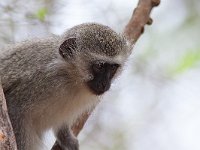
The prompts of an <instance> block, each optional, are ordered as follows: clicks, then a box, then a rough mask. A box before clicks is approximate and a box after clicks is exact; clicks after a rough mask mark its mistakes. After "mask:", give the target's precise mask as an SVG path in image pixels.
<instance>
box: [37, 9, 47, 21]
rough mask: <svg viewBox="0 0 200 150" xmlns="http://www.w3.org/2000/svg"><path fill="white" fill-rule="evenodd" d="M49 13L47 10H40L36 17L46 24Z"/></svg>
mask: <svg viewBox="0 0 200 150" xmlns="http://www.w3.org/2000/svg"><path fill="white" fill-rule="evenodd" d="M47 13H48V10H47V8H40V9H39V10H38V11H37V12H36V14H35V16H36V18H37V19H38V20H40V21H41V22H44V21H45V18H46V15H47Z"/></svg>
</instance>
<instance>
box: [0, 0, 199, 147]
mask: <svg viewBox="0 0 200 150" xmlns="http://www.w3.org/2000/svg"><path fill="white" fill-rule="evenodd" d="M137 2H138V0H59V1H56V0H29V1H27V0H1V1H0V46H5V45H6V44H9V43H15V42H19V41H23V40H25V39H27V38H33V37H45V36H47V35H50V34H58V35H60V34H62V33H63V32H64V31H65V30H66V29H67V28H70V27H72V26H74V25H77V24H80V23H84V22H98V23H102V24H105V25H108V26H110V27H112V28H113V29H114V30H116V31H118V32H122V30H123V28H124V26H125V25H126V24H127V22H128V20H129V19H130V17H131V15H132V11H133V8H135V7H136V4H137ZM152 18H153V20H154V22H153V25H152V26H146V28H145V34H143V35H142V37H141V38H140V39H139V41H138V42H137V44H136V45H135V48H134V51H133V53H132V55H131V57H130V59H129V61H128V62H127V64H126V67H125V69H124V72H123V74H122V75H121V77H120V78H119V79H117V81H116V82H115V83H114V84H113V85H112V89H111V90H110V92H108V93H106V95H105V96H104V98H103V100H102V102H101V104H100V105H99V106H98V107H97V108H96V110H95V111H94V113H93V114H92V116H91V117H90V119H89V121H88V122H87V124H86V125H85V128H84V130H82V132H81V134H80V135H79V139H80V145H81V150H199V149H200V142H199V139H200V109H199V108H200V36H199V35H200V1H199V0H190V1H189V0H162V2H161V5H160V6H159V7H157V8H155V9H154V10H153V13H152ZM53 143H54V137H53V134H52V133H51V132H48V133H47V134H46V136H45V144H46V146H47V147H48V148H49V149H50V147H51V146H52V144H53Z"/></svg>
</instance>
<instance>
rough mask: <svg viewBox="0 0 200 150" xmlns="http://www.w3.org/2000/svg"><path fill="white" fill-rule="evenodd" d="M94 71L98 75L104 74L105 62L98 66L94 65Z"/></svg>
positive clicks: (99, 63) (97, 64)
mask: <svg viewBox="0 0 200 150" xmlns="http://www.w3.org/2000/svg"><path fill="white" fill-rule="evenodd" d="M92 69H93V71H94V72H96V73H103V72H104V71H105V68H104V63H103V62H98V63H96V64H94V65H93V66H92Z"/></svg>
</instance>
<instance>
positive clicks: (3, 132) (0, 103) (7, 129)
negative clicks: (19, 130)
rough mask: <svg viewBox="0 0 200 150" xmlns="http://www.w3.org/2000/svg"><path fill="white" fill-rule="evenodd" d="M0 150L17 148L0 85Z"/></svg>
mask: <svg viewBox="0 0 200 150" xmlns="http://www.w3.org/2000/svg"><path fill="white" fill-rule="evenodd" d="M0 150H17V146H16V141H15V136H14V133H13V129H12V125H11V122H10V118H9V116H8V110H7V106H6V100H5V98H4V94H3V89H2V87H1V85H0Z"/></svg>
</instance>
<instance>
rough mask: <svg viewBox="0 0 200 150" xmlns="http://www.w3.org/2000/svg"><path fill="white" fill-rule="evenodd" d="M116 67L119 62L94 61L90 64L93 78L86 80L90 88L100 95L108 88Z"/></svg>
mask: <svg viewBox="0 0 200 150" xmlns="http://www.w3.org/2000/svg"><path fill="white" fill-rule="evenodd" d="M118 68H119V64H110V63H106V62H100V61H97V62H94V63H93V64H92V65H91V66H90V70H91V72H92V74H93V76H94V78H93V79H92V80H90V81H88V82H87V84H88V87H89V88H90V90H91V91H92V92H93V93H94V94H96V95H101V94H103V93H104V92H106V91H107V90H109V88H110V85H111V80H112V78H113V76H114V75H115V73H116V71H117V69H118Z"/></svg>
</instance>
